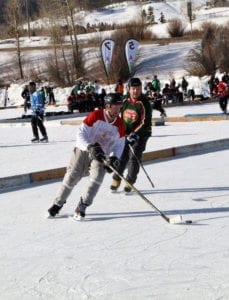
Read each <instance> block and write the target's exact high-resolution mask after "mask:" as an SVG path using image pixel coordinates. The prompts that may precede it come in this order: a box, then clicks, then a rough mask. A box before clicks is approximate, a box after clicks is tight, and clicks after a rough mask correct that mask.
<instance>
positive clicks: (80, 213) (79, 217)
mask: <svg viewBox="0 0 229 300" xmlns="http://www.w3.org/2000/svg"><path fill="white" fill-rule="evenodd" d="M87 206H88V205H87V204H85V203H83V200H82V198H81V199H80V202H79V204H78V206H77V207H76V210H75V213H74V216H73V219H74V220H75V221H83V220H84V218H85V215H86V214H85V212H86V208H87Z"/></svg>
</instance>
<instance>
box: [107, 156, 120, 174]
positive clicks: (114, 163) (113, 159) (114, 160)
mask: <svg viewBox="0 0 229 300" xmlns="http://www.w3.org/2000/svg"><path fill="white" fill-rule="evenodd" d="M109 165H110V166H111V167H113V168H114V169H115V170H117V168H118V167H119V165H120V161H119V159H118V158H117V157H116V156H110V157H109V158H108V159H107V165H105V166H104V168H105V170H106V171H107V172H108V173H112V172H113V170H112V169H111V168H109Z"/></svg>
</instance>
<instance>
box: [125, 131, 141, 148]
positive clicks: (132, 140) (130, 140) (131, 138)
mask: <svg viewBox="0 0 229 300" xmlns="http://www.w3.org/2000/svg"><path fill="white" fill-rule="evenodd" d="M138 140H139V135H138V134H137V133H135V132H131V133H130V134H129V135H128V137H127V138H126V141H127V143H128V144H130V145H131V146H133V145H134V144H135V143H136V142H137V141H138Z"/></svg>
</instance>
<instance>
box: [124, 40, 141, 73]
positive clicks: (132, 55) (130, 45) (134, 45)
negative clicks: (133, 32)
mask: <svg viewBox="0 0 229 300" xmlns="http://www.w3.org/2000/svg"><path fill="white" fill-rule="evenodd" d="M138 45H139V43H138V41H137V40H134V39H130V40H128V41H127V42H126V46H125V54H126V60H127V64H128V68H129V72H130V74H132V72H133V69H134V63H135V60H136V56H137V53H138Z"/></svg>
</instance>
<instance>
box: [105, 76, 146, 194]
mask: <svg viewBox="0 0 229 300" xmlns="http://www.w3.org/2000/svg"><path fill="white" fill-rule="evenodd" d="M128 88H129V93H128V96H127V98H126V99H124V102H123V106H122V108H121V117H122V119H123V121H124V123H125V127H126V145H125V148H124V151H123V153H122V156H121V159H120V165H119V166H118V168H117V171H118V173H119V174H120V175H122V174H123V172H124V170H125V168H126V166H128V167H127V169H128V173H127V176H126V179H127V181H128V182H129V183H130V184H131V185H132V184H134V183H135V181H136V180H137V175H138V173H139V168H140V166H139V161H141V159H142V153H143V152H144V151H145V148H146V143H147V140H148V138H149V137H150V136H151V119H152V108H151V104H150V102H149V100H148V99H147V96H145V95H143V94H142V83H141V80H140V79H139V78H131V79H130V80H129V83H128ZM129 145H131V147H130V146H129ZM132 149H133V150H134V154H133V152H132ZM120 184H121V179H120V177H119V176H118V175H117V174H114V175H113V181H112V184H111V186H110V189H111V190H112V191H116V190H117V189H118V188H119V186H120ZM124 191H125V192H126V193H128V192H130V191H131V186H130V185H128V184H126V186H125V187H124Z"/></svg>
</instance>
